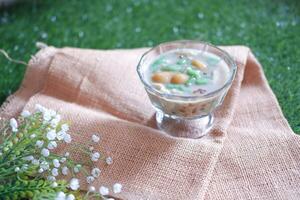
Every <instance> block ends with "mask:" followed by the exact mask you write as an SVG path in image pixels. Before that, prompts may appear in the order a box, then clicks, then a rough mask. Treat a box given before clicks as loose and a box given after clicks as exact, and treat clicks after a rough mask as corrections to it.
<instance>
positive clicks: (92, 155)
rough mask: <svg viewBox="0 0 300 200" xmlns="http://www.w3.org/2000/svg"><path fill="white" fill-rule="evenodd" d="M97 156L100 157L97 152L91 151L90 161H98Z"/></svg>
mask: <svg viewBox="0 0 300 200" xmlns="http://www.w3.org/2000/svg"><path fill="white" fill-rule="evenodd" d="M99 158H100V153H99V152H95V153H92V154H91V160H92V161H95V162H96V161H98V160H99Z"/></svg>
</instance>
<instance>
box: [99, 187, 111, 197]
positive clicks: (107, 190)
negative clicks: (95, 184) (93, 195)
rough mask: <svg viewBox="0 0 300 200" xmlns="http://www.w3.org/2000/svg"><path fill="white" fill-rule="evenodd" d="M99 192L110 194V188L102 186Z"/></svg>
mask: <svg viewBox="0 0 300 200" xmlns="http://www.w3.org/2000/svg"><path fill="white" fill-rule="evenodd" d="M99 193H100V194H101V195H103V196H104V195H108V194H109V189H108V188H107V187H104V186H101V187H100V188H99Z"/></svg>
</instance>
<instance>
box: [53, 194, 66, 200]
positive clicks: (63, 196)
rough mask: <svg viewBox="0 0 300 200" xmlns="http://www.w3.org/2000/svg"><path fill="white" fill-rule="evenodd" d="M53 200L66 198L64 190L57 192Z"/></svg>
mask: <svg viewBox="0 0 300 200" xmlns="http://www.w3.org/2000/svg"><path fill="white" fill-rule="evenodd" d="M55 200H66V194H65V193H64V192H58V193H57V195H56V197H55Z"/></svg>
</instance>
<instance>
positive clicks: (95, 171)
mask: <svg viewBox="0 0 300 200" xmlns="http://www.w3.org/2000/svg"><path fill="white" fill-rule="evenodd" d="M100 173H101V170H100V169H99V168H97V167H96V168H94V169H92V176H93V177H95V178H97V177H99V176H100Z"/></svg>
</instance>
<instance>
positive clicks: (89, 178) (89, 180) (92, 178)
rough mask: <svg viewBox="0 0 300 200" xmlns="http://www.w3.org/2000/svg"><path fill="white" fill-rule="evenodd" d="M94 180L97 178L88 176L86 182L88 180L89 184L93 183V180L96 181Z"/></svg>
mask: <svg viewBox="0 0 300 200" xmlns="http://www.w3.org/2000/svg"><path fill="white" fill-rule="evenodd" d="M94 180H95V178H94V177H93V176H87V177H86V182H87V183H88V184H91V183H92V182H94Z"/></svg>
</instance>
